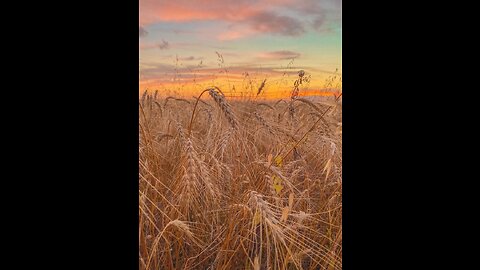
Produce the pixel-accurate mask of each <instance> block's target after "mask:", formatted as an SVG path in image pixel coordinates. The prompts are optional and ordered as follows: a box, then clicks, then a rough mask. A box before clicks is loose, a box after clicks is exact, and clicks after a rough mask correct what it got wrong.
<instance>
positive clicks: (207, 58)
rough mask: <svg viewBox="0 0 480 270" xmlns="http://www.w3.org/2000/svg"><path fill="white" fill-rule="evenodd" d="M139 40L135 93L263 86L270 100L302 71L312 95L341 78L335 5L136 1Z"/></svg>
mask: <svg viewBox="0 0 480 270" xmlns="http://www.w3.org/2000/svg"><path fill="white" fill-rule="evenodd" d="M139 33H140V34H139V42H140V55H139V64H140V84H139V88H140V89H139V91H140V92H143V91H144V90H145V89H148V90H149V91H154V90H155V89H158V90H159V93H160V94H165V95H173V94H178V95H185V96H189V97H191V96H192V95H194V94H198V93H199V92H201V90H203V89H204V88H205V87H208V86H213V85H215V86H218V87H220V88H221V89H222V90H223V91H224V92H225V93H226V94H229V95H239V94H241V93H242V92H244V93H248V92H256V90H257V89H258V87H259V86H260V84H261V83H262V81H263V80H264V79H267V80H266V84H265V88H264V89H265V90H264V91H265V93H264V95H265V97H267V96H270V97H272V96H279V95H282V94H286V93H289V92H290V91H291V89H292V86H293V82H294V81H295V79H296V78H297V72H298V71H299V70H301V69H303V70H305V72H306V74H307V75H311V82H310V83H309V84H306V85H304V86H303V88H301V89H302V90H301V92H303V93H304V94H305V93H313V94H315V93H316V92H320V91H325V90H324V88H326V79H327V78H328V77H329V76H335V74H336V75H337V81H338V79H339V78H340V77H341V73H342V1H341V0H303V1H298V0H255V1H254V0H168V1H167V0H140V26H139ZM222 57H223V60H222ZM225 70H226V71H225ZM336 70H337V71H336ZM334 73H335V74H334ZM335 85H337V84H335ZM335 85H331V86H329V87H328V88H335ZM337 87H338V85H337ZM329 91H333V90H329Z"/></svg>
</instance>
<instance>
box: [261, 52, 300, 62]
mask: <svg viewBox="0 0 480 270" xmlns="http://www.w3.org/2000/svg"><path fill="white" fill-rule="evenodd" d="M257 57H258V58H261V59H265V60H289V59H294V58H298V57H300V53H297V52H292V51H275V52H264V53H260V54H258V56H257Z"/></svg>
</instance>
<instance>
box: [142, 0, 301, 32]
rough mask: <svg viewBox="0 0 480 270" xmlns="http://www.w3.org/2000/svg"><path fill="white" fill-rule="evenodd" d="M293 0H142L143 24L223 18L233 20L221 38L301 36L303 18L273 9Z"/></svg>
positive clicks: (286, 4) (289, 4) (291, 2)
mask: <svg viewBox="0 0 480 270" xmlns="http://www.w3.org/2000/svg"><path fill="white" fill-rule="evenodd" d="M293 3H294V1H292V0H260V1H259V0H222V1H220V0H208V1H206V0H196V1H192V0H189V1H186V0H175V1H164V0H160V1H158V0H140V24H141V25H148V24H152V23H158V22H189V21H197V20H219V21H223V22H227V23H230V27H229V30H227V31H225V32H222V33H220V34H218V36H217V38H218V39H219V40H233V39H239V38H245V37H248V36H252V35H256V34H261V33H272V34H279V35H286V36H298V35H300V34H302V33H303V32H305V30H304V26H303V22H301V21H300V20H298V19H295V18H292V17H289V16H283V15H278V14H277V13H275V12H273V11H272V10H271V9H272V8H273V7H279V6H291V5H292V4H293Z"/></svg>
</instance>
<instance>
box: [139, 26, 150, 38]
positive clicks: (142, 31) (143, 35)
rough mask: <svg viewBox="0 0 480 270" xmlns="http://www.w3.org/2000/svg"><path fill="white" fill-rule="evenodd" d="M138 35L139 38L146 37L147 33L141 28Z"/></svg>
mask: <svg viewBox="0 0 480 270" xmlns="http://www.w3.org/2000/svg"><path fill="white" fill-rule="evenodd" d="M138 33H139V36H140V37H145V36H147V35H148V31H147V30H145V28H143V27H142V26H140V27H139V29H138Z"/></svg>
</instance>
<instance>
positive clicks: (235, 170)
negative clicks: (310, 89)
mask: <svg viewBox="0 0 480 270" xmlns="http://www.w3.org/2000/svg"><path fill="white" fill-rule="evenodd" d="M302 76H303V74H300V75H299V80H301V78H302ZM297 81H298V80H297ZM297 81H295V83H294V84H293V85H294V86H293V90H292V94H291V96H290V97H287V98H284V99H278V100H269V99H260V98H257V97H256V96H255V95H252V96H250V97H245V98H241V99H238V98H236V99H234V98H228V96H226V95H224V93H223V92H222V90H221V89H220V88H217V87H210V88H207V89H205V90H204V91H199V92H198V93H196V97H197V98H193V97H192V98H189V99H185V98H180V97H159V96H158V95H157V94H158V93H157V92H155V93H153V92H147V91H146V92H145V93H144V94H143V96H141V98H140V100H139V111H140V112H139V115H140V119H139V132H140V135H139V137H140V141H139V156H140V157H139V232H138V233H139V266H140V269H149V270H150V269H252V270H259V269H341V268H342V102H341V101H342V97H341V94H340V95H338V96H333V97H325V98H323V99H311V98H307V97H300V96H298V92H299V89H298V82H297ZM262 85H264V83H262ZM262 88H263V86H260V88H259V89H258V92H257V94H258V93H260V92H261V91H262ZM199 96H201V98H198V97H199Z"/></svg>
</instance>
